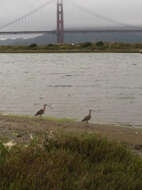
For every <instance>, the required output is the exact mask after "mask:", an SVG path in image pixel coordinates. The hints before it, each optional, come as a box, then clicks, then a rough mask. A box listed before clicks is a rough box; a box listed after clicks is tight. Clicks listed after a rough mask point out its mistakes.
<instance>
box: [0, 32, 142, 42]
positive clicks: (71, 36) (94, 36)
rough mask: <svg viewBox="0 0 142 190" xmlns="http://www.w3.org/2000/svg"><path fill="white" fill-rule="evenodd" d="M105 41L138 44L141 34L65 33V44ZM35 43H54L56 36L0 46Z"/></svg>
mask: <svg viewBox="0 0 142 190" xmlns="http://www.w3.org/2000/svg"><path fill="white" fill-rule="evenodd" d="M100 40H101V41H105V42H130V43H139V42H142V32H141V31H137V32H135V31H133V32H126V31H121V32H116V31H115V32H114V31H113V32H112V31H110V32H108V31H107V32H99V31H98V32H91V31H90V32H89V31H86V32H65V43H77V42H96V41H100ZM32 43H36V44H39V45H45V44H50V43H56V34H55V32H53V33H50V34H46V35H41V36H38V37H35V38H29V39H22V38H21V39H13V40H12V39H7V40H0V45H29V44H32Z"/></svg>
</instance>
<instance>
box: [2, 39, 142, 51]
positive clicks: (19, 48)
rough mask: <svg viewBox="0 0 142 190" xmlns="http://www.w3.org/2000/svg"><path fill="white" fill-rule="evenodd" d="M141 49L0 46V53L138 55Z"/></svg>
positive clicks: (102, 44) (140, 46)
mask: <svg viewBox="0 0 142 190" xmlns="http://www.w3.org/2000/svg"><path fill="white" fill-rule="evenodd" d="M141 49H142V44H141V43H107V42H102V41H99V42H96V43H91V42H86V43H74V44H48V45H44V46H41V45H37V44H31V45H28V46H0V53H89V52H90V53H91V52H94V53H95V52H96V53H98V52H108V53H109V52H112V53H138V52H139V51H140V50H141Z"/></svg>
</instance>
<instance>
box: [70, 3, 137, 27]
mask: <svg viewBox="0 0 142 190" xmlns="http://www.w3.org/2000/svg"><path fill="white" fill-rule="evenodd" d="M72 4H73V5H75V7H77V8H78V9H79V10H81V11H83V12H86V13H87V14H89V15H91V16H95V17H96V18H98V19H101V20H104V21H107V22H109V23H112V24H115V25H116V24H117V25H119V26H123V27H134V25H130V24H126V23H122V22H119V21H117V20H114V19H112V18H109V17H106V16H103V15H100V14H98V13H96V12H95V11H92V10H90V9H88V8H86V7H84V6H81V5H79V4H77V3H75V2H73V1H72Z"/></svg>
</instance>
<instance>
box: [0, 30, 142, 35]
mask: <svg viewBox="0 0 142 190" xmlns="http://www.w3.org/2000/svg"><path fill="white" fill-rule="evenodd" d="M64 32H65V33H70V32H72V33H88V32H142V29H134V30H132V29H126V30H119V29H110V30H105V29H104V30H103V29H102V30H65V31H64ZM49 33H50V34H53V33H56V30H51V31H42V30H41V31H1V32H0V35H10V34H49Z"/></svg>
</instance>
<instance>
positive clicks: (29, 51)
mask: <svg viewBox="0 0 142 190" xmlns="http://www.w3.org/2000/svg"><path fill="white" fill-rule="evenodd" d="M0 53H140V52H139V50H121V49H120V50H54V51H53V50H3V51H0Z"/></svg>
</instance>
